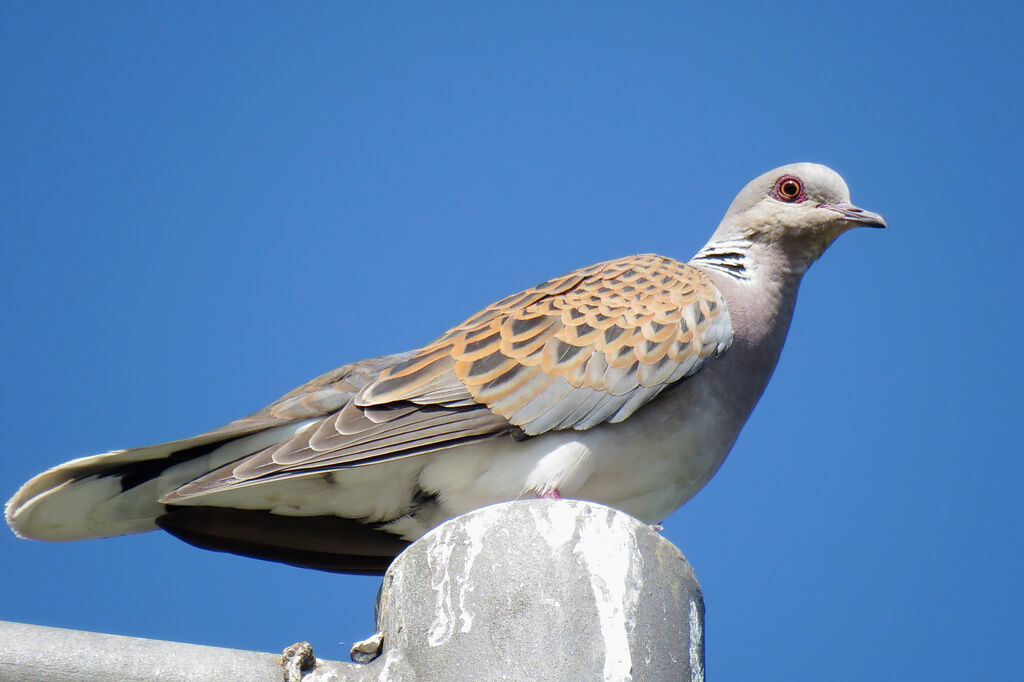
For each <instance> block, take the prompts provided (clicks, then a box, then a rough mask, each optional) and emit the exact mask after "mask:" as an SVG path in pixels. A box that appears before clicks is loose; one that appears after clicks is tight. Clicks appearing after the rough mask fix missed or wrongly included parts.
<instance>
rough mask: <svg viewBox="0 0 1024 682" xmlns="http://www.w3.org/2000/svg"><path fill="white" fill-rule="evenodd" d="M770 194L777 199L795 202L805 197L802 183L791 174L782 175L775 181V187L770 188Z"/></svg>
mask: <svg viewBox="0 0 1024 682" xmlns="http://www.w3.org/2000/svg"><path fill="white" fill-rule="evenodd" d="M772 196H773V197H775V198H776V199H778V200H779V201H786V202H789V203H795V202H798V201H803V200H804V199H806V198H807V193H806V192H805V191H804V183H802V182H800V178H797V177H794V176H792V175H783V176H782V177H781V178H779V179H778V180H776V181H775V187H773V188H772Z"/></svg>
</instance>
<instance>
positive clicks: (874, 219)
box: [818, 201, 888, 227]
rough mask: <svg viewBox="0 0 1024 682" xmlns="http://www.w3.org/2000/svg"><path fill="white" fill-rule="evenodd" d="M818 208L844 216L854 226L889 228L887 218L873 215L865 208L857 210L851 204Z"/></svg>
mask: <svg viewBox="0 0 1024 682" xmlns="http://www.w3.org/2000/svg"><path fill="white" fill-rule="evenodd" d="M818 208H827V209H828V210H830V211H835V212H836V213H838V214H840V215H841V216H843V219H844V220H847V221H849V222H851V223H853V224H854V225H862V226H864V227H888V225H886V224H885V218H883V217H882V216H880V215H878V214H877V213H872V212H871V211H865V210H864V209H863V208H857V207H856V206H854V205H853V204H851V203H848V202H845V201H844V202H843V203H840V204H819V205H818Z"/></svg>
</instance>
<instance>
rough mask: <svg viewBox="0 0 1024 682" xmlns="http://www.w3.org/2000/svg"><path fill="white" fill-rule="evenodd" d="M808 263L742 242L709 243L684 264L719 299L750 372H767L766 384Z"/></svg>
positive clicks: (809, 259) (802, 258)
mask: <svg viewBox="0 0 1024 682" xmlns="http://www.w3.org/2000/svg"><path fill="white" fill-rule="evenodd" d="M813 260H814V258H813V257H809V254H804V253H797V252H794V253H789V252H785V251H783V250H780V249H779V248H778V245H777V244H775V245H768V244H762V243H758V242H753V241H750V240H743V239H720V240H712V241H711V242H709V243H708V244H707V246H705V247H704V248H703V249H701V250H700V251H699V252H698V253H697V255H695V256H694V257H693V259H692V260H691V261H690V264H691V265H694V266H696V267H698V268H700V269H702V270H704V271H705V272H706V273H707V274H708V276H709V277H710V278H711V280H712V281H713V282H714V283H715V286H716V287H718V289H719V291H721V292H722V294H723V295H724V296H725V299H726V301H727V302H728V310H729V317H730V319H731V321H732V327H733V330H735V338H734V342H733V343H734V346H737V347H742V348H744V349H745V350H746V351H748V352H745V353H743V354H744V355H746V356H748V357H749V359H750V360H751V363H752V364H751V366H752V367H755V366H756V367H758V368H767V375H766V376H765V377H763V380H764V381H765V382H767V380H768V377H770V376H771V370H772V369H773V368H774V367H775V363H776V361H777V360H778V357H779V354H780V353H781V352H782V345H783V343H784V342H785V340H786V333H787V332H788V331H789V324H790V321H791V320H792V318H793V308H794V306H795V305H796V296H797V290H798V288H799V286H800V280H801V279H802V278H803V275H804V272H806V270H807V267H808V266H809V265H810V263H811V262H813Z"/></svg>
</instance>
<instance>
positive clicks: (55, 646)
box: [0, 500, 704, 682]
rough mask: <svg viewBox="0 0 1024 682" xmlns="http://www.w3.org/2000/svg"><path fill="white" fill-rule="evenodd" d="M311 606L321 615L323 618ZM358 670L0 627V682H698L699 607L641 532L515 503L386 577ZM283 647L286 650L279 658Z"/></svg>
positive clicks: (617, 517)
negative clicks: (374, 626) (372, 630)
mask: <svg viewBox="0 0 1024 682" xmlns="http://www.w3.org/2000/svg"><path fill="white" fill-rule="evenodd" d="M330 600H331V597H330V595H322V601H321V604H320V608H330ZM377 625H378V629H379V632H378V633H377V634H376V635H374V636H372V637H370V638H368V639H367V640H366V641H364V642H362V643H360V644H359V645H357V648H358V649H359V650H360V655H359V657H358V660H361V661H369V663H366V664H365V665H359V664H353V663H339V662H336V661H322V660H317V661H316V665H315V667H314V668H312V669H308V670H307V669H304V668H306V667H307V666H306V665H304V663H309V662H311V661H312V659H311V658H310V657H309V652H308V651H305V650H303V648H302V647H296V649H295V651H296V654H295V655H294V656H292V657H291V659H290V662H289V663H288V664H287V665H286V666H285V667H284V668H283V667H282V659H281V656H280V655H275V654H268V653H258V652H253V651H237V650H233V649H219V648H215V647H205V646H196V645H191V644H179V643H176V642H162V641H156V640H148V639H139V638H134V637H119V636H116V635H103V634H98V633H92V632H81V631H76V630H62V629H59V628H48V627H40V626H36V625H25V624H21V623H4V622H0V681H2V680H18V681H19V682H23V681H26V680H39V681H50V680H53V681H58V680H59V681H61V682H64V681H70V682H84V681H86V680H90V681H91V680H104V681H106V680H129V681H135V680H139V681H141V680H162V681H165V682H171V681H174V682H177V681H178V680H204V681H210V682H215V681H217V680H225V681H227V680H231V681H236V680H247V681H252V682H258V681H259V680H282V679H285V674H286V673H285V671H286V669H287V670H289V671H290V673H291V675H290V676H289V678H288V679H289V681H290V682H291V681H294V680H297V679H300V678H301V680H302V681H303V682H323V681H326V680H337V681H339V682H356V681H369V680H388V681H393V682H413V681H420V680H422V681H424V682H433V681H435V680H445V681H452V682H458V681H459V680H473V681H477V680H524V681H529V682H538V681H547V680H571V681H572V682H577V681H580V680H611V681H615V682H619V681H621V680H640V681H643V680H672V681H674V682H675V681H679V680H690V681H691V682H703V680H704V635H703V632H704V602H703V599H702V598H701V594H700V587H699V586H698V585H697V581H696V579H695V577H694V575H693V571H692V570H691V568H690V565H689V564H688V563H687V562H686V559H685V558H684V557H683V555H682V553H680V551H679V550H678V549H676V547H675V546H673V545H672V544H671V543H670V542H668V541H667V540H665V539H664V538H663V537H662V536H661V535H659V534H658V533H657V532H655V531H654V530H652V529H651V528H650V527H648V526H646V525H644V524H643V523H641V522H640V521H637V520H636V519H634V518H632V517H630V516H627V515H625V514H623V513H621V512H617V511H614V510H612V509H609V508H608V507H603V506H601V505H597V504H593V503H590V502H579V501H574V500H521V501H517V502H509V503H505V504H500V505H494V506H491V507H486V508H484V509H479V510H477V511H474V512H471V513H469V514H466V515H464V516H461V517H459V518H456V519H452V520H451V521H449V522H447V523H445V524H442V525H441V526H440V527H438V528H437V529H435V530H434V531H432V532H431V533H429V534H427V535H426V536H425V537H424V538H422V539H421V540H419V541H418V542H416V543H414V544H413V545H412V546H410V547H409V548H408V549H407V550H406V551H404V552H403V553H402V554H401V555H400V556H399V557H398V558H397V559H396V560H395V562H394V564H392V566H391V568H390V569H389V570H388V573H387V575H385V577H384V582H383V585H382V587H381V592H380V595H379V597H378V606H377ZM282 644H284V643H282Z"/></svg>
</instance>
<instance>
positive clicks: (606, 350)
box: [163, 255, 732, 503]
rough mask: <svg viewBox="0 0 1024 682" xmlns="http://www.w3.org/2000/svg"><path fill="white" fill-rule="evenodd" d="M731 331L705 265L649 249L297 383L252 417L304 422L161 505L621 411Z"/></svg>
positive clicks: (585, 424)
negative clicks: (406, 349) (410, 347)
mask: <svg viewBox="0 0 1024 682" xmlns="http://www.w3.org/2000/svg"><path fill="white" fill-rule="evenodd" d="M731 340H732V327H731V325H730V323H729V316H728V314H727V312H726V309H725V303H724V301H723V300H722V298H721V295H720V294H719V293H718V291H717V290H716V289H715V287H714V286H713V285H712V284H711V282H710V280H709V279H708V278H707V277H706V276H705V275H704V274H703V273H701V272H700V271H699V270H697V269H695V268H692V267H690V266H688V265H685V264H683V263H679V262H678V261H674V260H671V259H668V258H663V257H661V256H654V255H640V256H631V257H628V258H623V259H621V260H615V261H608V262H605V263H598V264H596V265H593V266H590V267H588V268H584V269H582V270H578V271H576V272H574V273H571V274H569V275H566V276H564V277H560V278H557V279H554V280H551V281H549V282H544V283H543V284H540V285H538V286H536V287H533V288H532V289H527V290H526V291H523V292H520V293H518V294H515V295H513V296H509V297H507V298H505V299H502V300H501V301H498V302H497V303H495V304H493V305H491V306H489V307H487V308H485V309H484V310H482V311H480V312H479V313H477V314H476V315H474V316H473V317H471V318H470V319H468V320H467V321H465V322H463V323H462V324H460V325H457V326H455V327H453V328H452V329H451V330H449V331H448V332H446V333H445V334H444V335H442V336H441V337H440V338H438V339H437V340H436V341H434V342H433V343H431V344H429V345H427V346H425V347H423V348H420V349H419V350H416V351H412V352H410V353H403V354H401V355H398V356H388V357H386V358H377V359H373V360H369V361H364V362H363V363H355V364H353V365H349V366H346V367H344V368H339V369H338V370H335V371H334V372H330V373H328V374H326V375H324V376H323V377H319V378H318V379H315V380H313V381H311V382H309V383H308V384H306V385H305V386H302V387H300V388H298V389H296V390H295V391H293V392H292V393H290V394H288V395H287V396H285V397H284V398H282V399H281V400H280V401H278V402H277V403H275V404H274V405H272V406H270V407H269V408H267V409H266V410H264V411H263V412H260V413H257V414H256V415H253V417H252V418H250V419H256V420H259V421H264V420H276V419H282V418H285V419H288V418H291V419H301V418H312V419H314V420H315V421H313V422H312V423H311V424H310V425H309V426H308V427H307V428H305V429H303V430H301V431H300V432H298V433H296V435H295V436H294V437H292V438H290V439H288V440H286V441H284V442H282V443H279V444H277V445H275V446H271V447H269V448H267V449H265V450H263V451H261V452H259V453H254V454H253V455H251V456H249V457H247V458H245V459H243V460H241V461H238V462H235V463H233V464H229V465H226V466H224V467H222V468H221V469H219V470H216V471H213V472H211V473H209V474H207V475H205V476H201V477H200V478H198V479H196V480H194V481H192V482H190V483H188V484H186V485H184V486H182V487H181V488H179V489H177V490H175V491H172V492H171V493H169V494H168V495H166V496H165V497H164V499H163V502H166V503H174V502H175V501H176V500H180V499H184V498H188V497H194V496H196V495H202V494H205V493H209V492H215V491H217V490H225V489H228V488H233V487H237V486H242V485H251V484H253V483H256V482H259V481H266V480H273V479H277V478H282V477H288V476H295V475H303V474H305V473H313V472H315V471H326V470H330V469H334V468H339V467H346V466H359V465H363V464H369V463H373V462H375V461H381V460H386V459H395V458H401V457H410V456H414V455H418V454H422V453H425V452H432V451H436V450H440V449H445V448H449V447H453V446H455V445H458V444H460V443H466V442H469V441H475V440H481V439H486V438H493V437H496V436H499V435H501V434H503V433H507V432H508V429H509V424H513V425H516V426H518V427H519V428H521V429H522V430H523V431H524V432H525V433H527V434H530V435H537V434H541V433H544V432H546V431H550V430H553V429H568V428H573V429H588V428H591V427H593V426H596V425H597V424H600V423H602V422H605V421H610V422H618V421H622V420H623V419H625V418H626V417H628V416H629V415H630V414H632V413H633V412H634V411H635V410H636V409H637V408H639V407H640V406H641V405H643V404H645V403H647V402H648V401H650V400H652V399H653V398H654V397H656V396H657V395H658V393H660V392H661V391H662V390H664V389H665V388H666V387H667V386H669V385H671V384H672V383H674V382H675V381H678V380H679V379H682V378H683V377H686V376H689V375H691V374H693V373H694V372H696V371H697V370H699V369H700V367H701V366H702V365H703V363H704V362H706V361H707V360H708V359H710V358H711V357H713V356H714V355H716V354H717V353H720V352H722V351H723V350H724V349H725V348H727V347H728V345H729V343H730V342H731ZM359 384H362V386H361V390H360V389H358V388H357V389H356V390H357V391H358V392H357V393H355V397H354V398H353V399H351V400H349V397H350V396H352V395H353V393H352V390H353V388H355V387H357V386H359ZM337 402H342V403H344V404H343V406H341V409H340V410H338V409H337V408H334V410H337V411H334V410H325V409H324V407H325V406H329V407H333V405H334V404H335V403H337Z"/></svg>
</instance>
